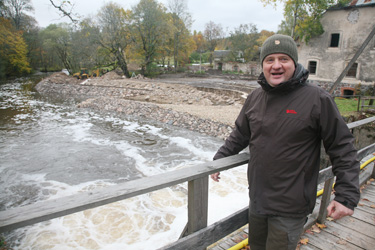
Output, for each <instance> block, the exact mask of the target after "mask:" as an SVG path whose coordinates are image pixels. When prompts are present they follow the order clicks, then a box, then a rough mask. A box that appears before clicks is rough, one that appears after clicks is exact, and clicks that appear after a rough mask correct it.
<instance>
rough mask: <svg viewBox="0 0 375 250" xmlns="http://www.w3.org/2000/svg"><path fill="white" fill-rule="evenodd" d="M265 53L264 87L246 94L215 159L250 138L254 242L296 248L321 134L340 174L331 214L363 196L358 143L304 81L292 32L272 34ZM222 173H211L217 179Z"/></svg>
mask: <svg viewBox="0 0 375 250" xmlns="http://www.w3.org/2000/svg"><path fill="white" fill-rule="evenodd" d="M260 60H261V64H262V69H263V72H262V74H261V75H260V76H259V79H258V83H259V84H260V86H261V88H258V89H256V90H254V91H253V92H252V93H250V94H249V96H248V97H247V100H246V102H245V104H244V106H243V108H242V110H241V112H240V114H239V116H238V118H237V120H236V122H235V129H234V130H233V132H232V133H231V134H230V136H229V137H228V138H227V139H226V141H225V143H224V145H223V146H222V147H221V148H220V149H219V150H218V152H217V153H216V155H215V156H214V160H216V159H220V158H223V157H227V156H230V155H234V154H238V153H239V152H240V151H242V150H243V149H244V148H245V147H247V146H249V149H250V155H251V157H250V161H249V165H248V182H249V190H250V191H249V196H250V209H249V244H250V247H251V249H252V250H258V249H293V250H294V249H295V248H296V246H297V244H298V241H299V236H300V234H301V232H302V230H303V225H304V224H305V222H306V218H307V215H308V214H310V213H311V212H312V211H313V209H314V206H315V201H316V193H317V192H316V191H317V181H318V176H319V167H320V147H321V141H323V144H324V147H325V150H326V152H327V154H328V155H329V157H330V160H331V163H332V167H333V168H332V170H333V173H334V174H335V176H336V184H335V198H334V200H333V201H332V202H331V204H330V205H329V206H328V215H329V216H331V217H332V218H334V219H339V218H342V217H344V216H347V215H352V214H353V210H354V207H356V206H357V203H358V201H359V197H360V193H359V178H358V175H359V163H358V161H357V160H356V157H357V151H356V150H355V148H354V146H353V136H352V134H351V133H350V131H349V129H348V127H347V125H346V124H345V122H344V121H343V119H342V117H341V115H340V113H339V111H338V109H337V107H336V104H335V103H334V101H333V99H332V97H331V96H330V95H329V94H328V93H327V92H326V91H324V90H323V89H321V88H320V87H317V86H314V85H312V84H309V83H308V82H307V78H308V75H309V73H308V71H307V70H306V69H304V67H303V66H302V65H301V64H298V53H297V46H296V44H295V42H294V41H293V39H292V38H291V37H289V36H284V35H279V34H276V35H273V36H271V37H269V38H268V39H267V40H266V41H265V42H264V44H263V45H262V48H261V54H260ZM219 175H220V173H216V174H213V175H211V178H212V179H213V180H214V181H219V179H220V177H219Z"/></svg>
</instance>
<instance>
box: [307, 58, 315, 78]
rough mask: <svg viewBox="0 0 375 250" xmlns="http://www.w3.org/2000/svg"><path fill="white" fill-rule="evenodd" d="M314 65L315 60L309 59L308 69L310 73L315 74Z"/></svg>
mask: <svg viewBox="0 0 375 250" xmlns="http://www.w3.org/2000/svg"><path fill="white" fill-rule="evenodd" d="M316 65H317V62H316V61H309V66H308V69H309V72H310V74H311V75H316Z"/></svg>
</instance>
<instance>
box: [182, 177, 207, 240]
mask: <svg viewBox="0 0 375 250" xmlns="http://www.w3.org/2000/svg"><path fill="white" fill-rule="evenodd" d="M207 214H208V176H205V177H202V178H199V179H196V180H192V181H189V183H188V224H187V234H192V233H194V232H196V231H198V230H200V229H202V228H205V227H207V217H208V215H207Z"/></svg>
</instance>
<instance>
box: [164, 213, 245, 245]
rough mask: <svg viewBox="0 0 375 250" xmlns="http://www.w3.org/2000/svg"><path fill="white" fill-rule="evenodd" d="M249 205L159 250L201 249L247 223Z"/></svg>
mask: <svg viewBox="0 0 375 250" xmlns="http://www.w3.org/2000/svg"><path fill="white" fill-rule="evenodd" d="M248 213H249V207H245V208H243V209H241V210H239V211H238V212H237V213H234V214H232V215H230V216H228V217H226V218H224V219H222V220H220V221H218V222H216V223H214V224H212V225H210V226H208V227H206V228H203V229H201V230H199V231H197V232H195V233H192V234H190V235H188V236H186V237H184V238H181V239H179V240H178V241H176V242H174V243H172V244H170V245H167V246H165V247H163V248H160V249H159V250H186V249H194V250H203V249H206V247H208V246H209V245H211V244H213V243H215V242H217V241H219V240H220V239H222V238H223V237H225V236H227V235H229V234H231V233H233V232H234V231H236V230H237V229H238V228H240V227H242V226H244V225H246V224H247V223H248Z"/></svg>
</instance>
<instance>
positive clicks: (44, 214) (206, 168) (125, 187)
mask: <svg viewBox="0 0 375 250" xmlns="http://www.w3.org/2000/svg"><path fill="white" fill-rule="evenodd" d="M374 121H375V117H371V118H367V119H364V120H360V121H357V122H353V123H350V124H348V127H349V129H351V130H352V131H353V130H355V129H357V128H359V127H361V126H364V125H366V124H369V123H373V122H374ZM374 152H375V143H374V144H371V145H369V146H366V147H364V148H362V149H360V150H359V151H358V160H359V161H363V160H366V159H367V158H369V156H371V155H372V154H373V153H374ZM249 158H250V155H249V154H248V153H241V154H239V155H235V156H231V157H227V158H224V159H220V160H217V161H212V162H208V163H204V164H200V165H197V166H194V167H189V168H185V169H179V170H175V171H172V172H167V173H163V174H160V175H157V176H151V177H145V178H141V179H136V180H132V181H128V182H125V183H122V184H118V185H115V186H109V187H103V188H100V189H95V190H91V191H89V192H85V193H79V194H74V195H70V196H66V197H62V198H59V199H55V200H47V201H41V202H37V203H34V204H30V205H26V206H22V207H16V208H12V209H9V210H5V211H0V233H1V232H6V231H11V230H14V229H17V228H20V227H25V226H28V225H32V224H35V223H39V222H42V221H47V220H51V219H54V218H57V217H61V216H65V215H69V214H72V213H77V212H81V211H84V210H87V209H91V208H95V207H99V206H103V205H106V204H110V203H113V202H116V201H120V200H124V199H129V198H131V197H135V196H138V195H142V194H146V193H150V192H153V191H156V190H159V189H162V188H166V187H170V186H174V185H177V184H180V183H184V182H188V199H187V200H188V209H187V213H188V222H187V225H186V227H185V230H184V231H183V232H182V233H181V237H180V239H176V241H175V242H173V243H171V244H169V245H167V246H165V247H163V248H161V249H174V250H175V249H184V250H185V249H195V250H199V249H206V248H207V247H209V246H211V245H212V244H214V243H216V242H218V241H220V240H221V239H222V238H225V236H227V235H230V234H232V233H233V232H235V231H236V230H238V229H239V228H242V227H244V226H245V225H246V224H247V221H248V218H247V216H248V213H247V210H248V208H247V207H245V208H242V209H241V210H239V211H238V212H236V213H234V214H232V215H230V216H228V217H226V218H224V219H222V220H220V221H217V222H215V223H213V224H212V225H207V218H208V179H209V175H210V174H213V173H216V172H222V171H225V170H228V169H231V168H234V167H238V166H241V165H244V164H246V163H248V161H249ZM370 166H371V164H369V165H368V167H364V168H363V169H362V170H361V175H360V184H361V185H362V184H365V183H366V182H367V181H368V179H369V178H370V177H371V176H374V171H373V168H371V167H370ZM318 182H319V184H322V185H324V189H323V190H324V191H322V196H321V198H320V199H319V201H318V203H317V205H316V207H315V210H314V212H313V213H312V214H311V215H310V216H309V219H308V222H307V224H306V228H310V227H312V226H313V225H315V223H316V222H318V223H320V224H322V223H324V222H325V220H326V207H327V205H328V203H329V201H330V200H331V199H332V194H331V193H332V184H333V182H334V176H333V173H332V168H331V167H328V168H324V169H322V170H321V171H320V174H319V180H318ZM371 185H372V184H371ZM368 190H369V191H366V192H365V193H366V195H367V193H368V195H370V196H371V195H372V191H371V189H370V188H369V189H368ZM363 194H364V193H362V195H363ZM370 196H369V198H371V197H372V196H371V197H370ZM366 197H367V196H366ZM364 199H368V198H364ZM368 201H369V202H371V201H370V199H368ZM361 202H362V203H363V204H368V203H369V202H367V200H363V199H362V200H361ZM364 206H365V205H363V206H361V205H360V206H359V208H358V209H357V211H361V209H360V207H364ZM370 208H371V209H372V207H371V206H370ZM371 209H367V210H369V211H372V210H371ZM362 210H363V209H362ZM357 211H356V213H357V214H358V213H359V212H357ZM356 216H357V215H356ZM361 216H362V217H364V218H363V219H364V220H365V221H366V220H367V221H371V220H372V222H373V223H375V222H374V215H373V214H372V215H371V214H370V215H368V216H369V218H367V215H366V214H365V215H361ZM353 218H355V217H354V215H353ZM349 219H351V218H349ZM350 222H351V221H350ZM333 223H338V222H327V224H333ZM353 225H354V223H353ZM327 228H329V227H327ZM332 228H334V227H332ZM324 230H329V229H323V233H322V234H321V235H325V234H326V233H325V232H324ZM368 230H369V228H368V227H366V228H363V232H364V233H366V232H367V233H368V232H374V230H372V231H368ZM348 231H349V232H350V229H347V230H346V232H348ZM338 233H341V231H340V232H338ZM342 235H344V234H342ZM353 235H354V234H353ZM346 236H347V235H344V236H339V237H343V239H344V240H345V241H348V238H351V237H350V236H347V237H346ZM306 237H307V238H308V239H309V243H310V245H309V243H307V245H304V246H302V247H305V248H301V249H324V248H319V247H317V246H315V245H312V244H313V243H312V242H314V240H315V238H317V237H316V234H314V235H312V234H311V235H306ZM373 238H374V237H373ZM317 241H318V242H320V241H321V240H320V239H318V240H317ZM333 241H334V240H333ZM343 242H344V241H343ZM327 244H328V243H327ZM347 245H348V244H347ZM347 245H343V248H346V247H347ZM339 246H340V245H339ZM372 246H374V245H372ZM337 248H339V249H340V247H337ZM341 248H342V247H341ZM326 249H327V248H326ZM328 249H334V248H328ZM364 249H366V248H364Z"/></svg>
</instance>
